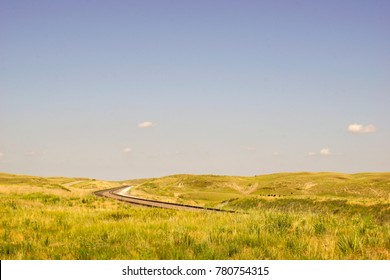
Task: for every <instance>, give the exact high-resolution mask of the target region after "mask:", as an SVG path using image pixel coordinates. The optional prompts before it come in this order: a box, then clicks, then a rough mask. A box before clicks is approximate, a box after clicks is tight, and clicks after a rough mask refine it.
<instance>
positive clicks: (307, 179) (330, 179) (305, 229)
mask: <svg viewBox="0 0 390 280" xmlns="http://www.w3.org/2000/svg"><path fill="white" fill-rule="evenodd" d="M389 177H390V173H367V174H354V175H347V174H336V173H286V174H273V175H266V176H257V177H228V176H213V175H206V176H191V175H176V176H168V177H163V178H156V179H140V180H134V181H131V180H129V181H126V182H105V181H98V180H93V179H87V178H41V177H34V176H20V175H10V174H4V173H0V213H1V215H0V259H390V218H389V217H390V201H389V193H390V179H389ZM121 184H132V185H134V186H135V187H134V188H133V189H132V192H134V193H135V194H138V195H141V194H142V195H145V196H150V197H155V198H161V199H165V200H172V201H182V202H186V203H187V202H188V203H193V204H199V205H214V206H218V207H222V208H228V209H237V210H240V211H241V212H240V213H219V212H218V213H210V212H185V211H176V210H167V209H151V208H140V207H133V206H129V205H126V204H123V203H121V202H117V201H114V200H110V199H106V198H99V197H95V196H93V195H92V194H91V192H92V191H93V190H98V189H102V188H109V187H116V186H119V185H121ZM313 184H317V185H314V186H313ZM307 186H309V187H307ZM305 188H306V189H305ZM298 189H300V190H298ZM294 190H295V191H294ZM373 190H374V191H373ZM291 192H293V194H291ZM358 194H359V195H358Z"/></svg>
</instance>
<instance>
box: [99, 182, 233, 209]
mask: <svg viewBox="0 0 390 280" xmlns="http://www.w3.org/2000/svg"><path fill="white" fill-rule="evenodd" d="M130 188H131V186H122V187H117V188H112V189H106V190H100V191H95V192H93V194H94V195H96V196H100V197H108V198H113V199H117V200H120V201H123V202H126V203H130V204H133V205H139V206H145V207H156V208H167V209H176V210H186V211H214V212H229V213H235V212H236V211H232V210H223V209H218V208H209V207H201V206H194V205H186V204H179V203H171V202H164V201H158V200H151V199H145V198H140V197H136V196H131V195H128V194H127V191H128V190H129V189H130Z"/></svg>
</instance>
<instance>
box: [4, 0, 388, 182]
mask: <svg viewBox="0 0 390 280" xmlns="http://www.w3.org/2000/svg"><path fill="white" fill-rule="evenodd" d="M389 12H390V2H388V1H379V0H373V1H368V0H367V1H356V0H355V1H333V0H330V1H271V0H269V1H261V0H259V1H245V0H243V1H163V0H162V1H99V0H95V1H93V0H90V1H6V0H3V1H1V2H0V171H2V172H11V173H22V174H33V175H45V176H51V175H53V176H81V177H93V178H100V179H112V180H115V179H118V180H119V179H128V178H137V177H156V176H163V175H169V174H176V173H196V174H205V173H206V174H209V173H214V174H228V175H255V174H264V173H273V172H292V171H338V172H348V173H354V172H362V171H390V145H389V143H390V110H389V105H390V52H389V50H390V32H389V30H390V18H389V17H388V14H389Z"/></svg>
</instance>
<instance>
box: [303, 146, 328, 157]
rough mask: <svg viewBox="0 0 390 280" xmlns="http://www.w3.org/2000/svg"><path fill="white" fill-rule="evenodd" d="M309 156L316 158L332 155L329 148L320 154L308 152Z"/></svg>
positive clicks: (322, 150)
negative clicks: (317, 156)
mask: <svg viewBox="0 0 390 280" xmlns="http://www.w3.org/2000/svg"><path fill="white" fill-rule="evenodd" d="M307 155H308V156H316V155H320V156H329V155H332V153H331V152H330V150H329V148H323V149H321V150H320V151H319V152H318V153H316V152H308V153H307Z"/></svg>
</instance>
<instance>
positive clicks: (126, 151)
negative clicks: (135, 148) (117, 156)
mask: <svg viewBox="0 0 390 280" xmlns="http://www.w3.org/2000/svg"><path fill="white" fill-rule="evenodd" d="M123 151H124V152H125V153H130V152H131V151H132V149H131V148H124V149H123Z"/></svg>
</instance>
